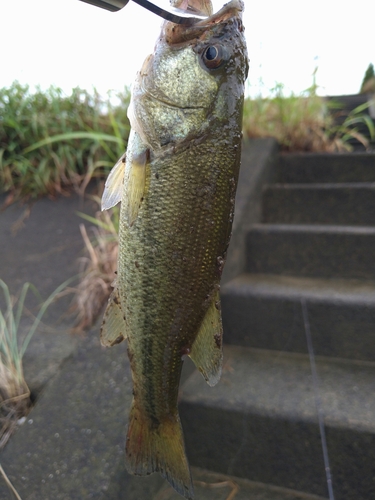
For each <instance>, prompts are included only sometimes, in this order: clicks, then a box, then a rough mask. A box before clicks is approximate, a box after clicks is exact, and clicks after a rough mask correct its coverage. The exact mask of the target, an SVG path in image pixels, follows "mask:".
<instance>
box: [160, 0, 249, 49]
mask: <svg viewBox="0 0 375 500" xmlns="http://www.w3.org/2000/svg"><path fill="white" fill-rule="evenodd" d="M174 6H175V7H178V8H179V9H181V8H182V9H184V10H188V7H190V8H192V9H193V10H195V11H197V12H201V13H203V14H206V15H208V16H209V17H207V18H206V19H202V20H199V21H195V22H193V23H192V24H191V25H176V24H174V23H172V22H170V21H167V22H165V24H164V27H163V28H164V29H163V34H164V37H165V41H166V43H167V44H168V45H170V46H175V45H178V46H180V45H181V44H190V43H192V42H194V41H197V40H199V39H200V38H201V37H202V36H205V34H206V33H207V31H210V30H211V29H213V28H214V27H215V26H217V25H219V24H222V23H225V22H226V21H228V20H229V19H233V18H237V19H238V20H239V21H240V20H241V15H242V12H243V10H244V3H243V1H242V0H231V1H230V2H228V3H227V4H225V5H224V6H223V7H222V8H221V9H220V10H219V11H218V12H215V13H214V14H212V5H211V1H210V0H181V1H177V2H175V4H174ZM241 26H242V25H241ZM241 26H239V28H240V30H242V29H241Z"/></svg>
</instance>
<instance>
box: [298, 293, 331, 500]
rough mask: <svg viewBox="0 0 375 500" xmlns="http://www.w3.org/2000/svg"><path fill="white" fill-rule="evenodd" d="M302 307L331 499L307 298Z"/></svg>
mask: <svg viewBox="0 0 375 500" xmlns="http://www.w3.org/2000/svg"><path fill="white" fill-rule="evenodd" d="M301 307H302V316H303V322H304V325H305V333H306V341H307V349H308V351H309V358H310V366H311V374H312V381H313V387H314V396H315V406H316V410H317V413H318V421H319V431H320V438H321V441H322V450H323V460H324V468H325V472H326V479H327V487H328V495H329V500H335V497H334V495H333V487H332V476H331V468H330V466H329V458H328V447H327V438H326V432H325V427H324V413H323V408H322V401H321V399H320V395H319V379H318V372H317V370H316V364H315V355H314V349H313V344H312V338H311V332H310V323H309V317H308V314H307V305H306V300H305V299H301Z"/></svg>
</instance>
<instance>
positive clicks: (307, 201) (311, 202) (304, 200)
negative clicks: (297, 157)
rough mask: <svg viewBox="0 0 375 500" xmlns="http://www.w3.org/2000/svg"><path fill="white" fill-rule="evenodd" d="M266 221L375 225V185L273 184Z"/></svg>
mask: <svg viewBox="0 0 375 500" xmlns="http://www.w3.org/2000/svg"><path fill="white" fill-rule="evenodd" d="M374 168H375V166H374ZM263 222H269V223H286V224H345V225H360V226H375V183H360V182H357V183H340V184H331V183H322V184H308V183H307V184H270V185H268V186H267V187H266V189H265V190H264V192H263Z"/></svg>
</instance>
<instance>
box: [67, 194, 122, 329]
mask: <svg viewBox="0 0 375 500" xmlns="http://www.w3.org/2000/svg"><path fill="white" fill-rule="evenodd" d="M97 201H98V203H100V200H98V199H97ZM79 215H81V217H82V218H84V219H86V220H88V221H89V222H92V223H93V224H94V226H93V227H92V228H91V231H92V237H91V239H90V237H89V236H88V234H87V231H86V228H85V226H84V225H83V224H81V225H80V229H81V234H82V238H83V241H84V243H85V250H86V256H85V257H83V258H82V259H81V276H82V278H81V281H80V283H79V284H78V286H77V287H76V288H75V289H74V290H73V291H74V298H73V303H72V307H71V311H72V312H74V313H75V314H76V316H77V326H76V330H77V331H80V330H84V329H87V328H90V327H91V326H92V325H93V324H94V323H95V321H96V319H97V318H98V316H99V315H100V313H101V312H102V309H103V306H104V305H105V303H106V301H107V300H108V297H109V295H110V293H111V290H112V283H113V279H114V277H115V273H116V269H117V257H118V236H117V235H118V224H119V208H118V207H114V208H113V209H111V210H109V211H104V212H97V214H96V216H95V217H90V216H88V215H86V214H81V213H80V214H79Z"/></svg>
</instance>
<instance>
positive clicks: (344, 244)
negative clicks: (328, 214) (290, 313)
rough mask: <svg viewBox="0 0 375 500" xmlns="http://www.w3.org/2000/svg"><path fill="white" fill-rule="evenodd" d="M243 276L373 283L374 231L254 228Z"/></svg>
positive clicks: (249, 236) (324, 227)
mask: <svg viewBox="0 0 375 500" xmlns="http://www.w3.org/2000/svg"><path fill="white" fill-rule="evenodd" d="M246 255H247V263H246V272H249V273H262V274H281V275H295V276H311V277H322V278H355V279H357V278H358V279H365V280H375V228H370V227H355V226H330V225H307V224H306V225H298V224H293V225H292V224H290V225H289V224H254V225H252V226H251V227H250V230H249V232H248V234H247V240H246Z"/></svg>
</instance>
